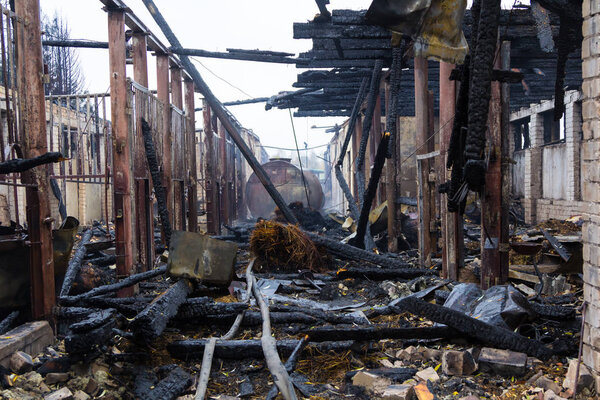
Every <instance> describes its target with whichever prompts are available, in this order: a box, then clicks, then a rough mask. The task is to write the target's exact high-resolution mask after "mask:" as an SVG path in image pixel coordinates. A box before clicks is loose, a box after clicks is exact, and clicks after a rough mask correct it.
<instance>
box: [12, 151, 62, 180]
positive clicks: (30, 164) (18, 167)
mask: <svg viewBox="0 0 600 400" xmlns="http://www.w3.org/2000/svg"><path fill="white" fill-rule="evenodd" d="M62 160H64V158H63V156H62V154H60V153H57V152H54V153H46V154H42V155H41V156H37V157H33V158H18V159H16V160H8V161H5V162H2V163H0V175H4V174H12V173H15V172H23V171H27V170H30V169H31V168H34V167H37V166H39V165H43V164H50V163H56V162H59V161H62Z"/></svg>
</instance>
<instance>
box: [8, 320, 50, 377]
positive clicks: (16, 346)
mask: <svg viewBox="0 0 600 400" xmlns="http://www.w3.org/2000/svg"><path fill="white" fill-rule="evenodd" d="M53 343H54V332H52V328H51V327H50V324H48V321H36V322H28V323H26V324H23V325H21V326H19V327H17V328H15V329H13V330H11V331H9V332H7V333H5V334H4V335H1V336H0V365H2V366H4V367H8V365H9V362H10V357H11V356H12V354H13V353H14V352H15V351H23V352H25V353H27V354H31V355H32V356H33V357H35V355H36V354H38V353H40V352H41V351H42V350H43V349H44V348H45V347H46V346H49V345H51V344H53Z"/></svg>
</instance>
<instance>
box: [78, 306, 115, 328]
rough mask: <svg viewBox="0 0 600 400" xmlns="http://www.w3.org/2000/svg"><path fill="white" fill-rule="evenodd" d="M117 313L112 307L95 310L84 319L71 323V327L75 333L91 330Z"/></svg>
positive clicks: (111, 318)
mask: <svg viewBox="0 0 600 400" xmlns="http://www.w3.org/2000/svg"><path fill="white" fill-rule="evenodd" d="M115 313H116V312H115V310H114V309H111V308H109V309H107V310H100V311H96V312H93V313H91V314H89V315H88V316H87V318H85V319H84V320H83V321H79V322H76V323H74V324H71V325H70V326H69V329H70V330H71V332H74V333H84V332H88V331H91V330H93V329H96V328H99V327H101V326H102V325H104V324H106V323H108V322H110V321H111V320H113V319H114V318H115Z"/></svg>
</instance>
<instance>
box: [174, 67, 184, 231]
mask: <svg viewBox="0 0 600 400" xmlns="http://www.w3.org/2000/svg"><path fill="white" fill-rule="evenodd" d="M171 103H173V105H174V106H175V107H177V108H178V109H180V110H183V81H182V70H181V68H179V67H171ZM173 135H175V137H174V138H173V139H174V140H175V143H176V145H175V149H178V148H179V146H178V145H177V143H178V142H179V143H181V135H185V133H184V132H181V131H179V132H177V131H175V132H173ZM181 150H183V154H173V169H174V170H175V171H176V172H175V175H177V174H178V172H177V171H183V170H184V168H182V165H185V146H184V148H183V149H181ZM181 178H182V177H181V176H175V178H174V180H173V188H172V190H173V227H174V228H175V229H179V230H184V229H185V207H184V203H185V201H184V200H183V197H184V183H183V182H182V181H181Z"/></svg>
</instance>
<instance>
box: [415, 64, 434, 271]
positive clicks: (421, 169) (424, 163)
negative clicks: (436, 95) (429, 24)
mask: <svg viewBox="0 0 600 400" xmlns="http://www.w3.org/2000/svg"><path fill="white" fill-rule="evenodd" d="M428 110H429V92H428V90H427V60H426V59H425V58H424V57H415V119H416V135H417V138H416V146H417V154H426V153H427V151H428V145H427V138H428V136H429V111H428ZM428 181H429V160H417V187H418V196H417V197H418V209H419V264H420V265H421V266H425V267H429V266H430V265H431V251H432V243H431V236H430V224H431V215H430V207H429V205H430V203H431V201H430V192H429V183H428Z"/></svg>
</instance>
